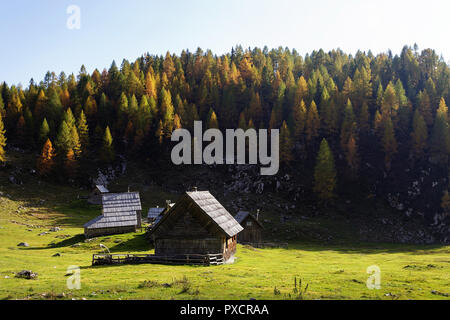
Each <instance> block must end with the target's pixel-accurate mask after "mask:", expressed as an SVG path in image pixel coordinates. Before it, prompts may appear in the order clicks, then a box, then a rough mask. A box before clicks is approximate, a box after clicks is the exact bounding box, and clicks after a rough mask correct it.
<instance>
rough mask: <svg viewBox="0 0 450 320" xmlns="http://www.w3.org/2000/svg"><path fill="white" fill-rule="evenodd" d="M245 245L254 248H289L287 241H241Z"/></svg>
mask: <svg viewBox="0 0 450 320" xmlns="http://www.w3.org/2000/svg"><path fill="white" fill-rule="evenodd" d="M240 244H241V245H243V246H250V247H253V248H259V249H264V248H283V249H287V248H288V244H287V243H286V242H242V243H240Z"/></svg>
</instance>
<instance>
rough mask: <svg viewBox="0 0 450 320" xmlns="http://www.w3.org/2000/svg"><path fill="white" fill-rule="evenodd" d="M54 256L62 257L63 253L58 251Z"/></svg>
mask: <svg viewBox="0 0 450 320" xmlns="http://www.w3.org/2000/svg"><path fill="white" fill-rule="evenodd" d="M52 257H61V253H59V252H57V253H55V254H54V255H53V256H52Z"/></svg>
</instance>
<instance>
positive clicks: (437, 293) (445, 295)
mask: <svg viewBox="0 0 450 320" xmlns="http://www.w3.org/2000/svg"><path fill="white" fill-rule="evenodd" d="M431 293H432V294H434V295H437V296H443V297H450V294H448V293H443V292H439V291H436V290H432V291H431Z"/></svg>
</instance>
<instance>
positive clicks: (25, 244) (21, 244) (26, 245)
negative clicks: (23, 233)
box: [17, 242, 30, 247]
mask: <svg viewBox="0 0 450 320" xmlns="http://www.w3.org/2000/svg"><path fill="white" fill-rule="evenodd" d="M17 246H18V247H29V246H30V245H29V244H28V243H26V242H21V243H19V244H18V245H17Z"/></svg>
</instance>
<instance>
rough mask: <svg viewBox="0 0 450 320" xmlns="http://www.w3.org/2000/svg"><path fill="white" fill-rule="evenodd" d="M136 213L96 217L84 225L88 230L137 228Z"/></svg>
mask: <svg viewBox="0 0 450 320" xmlns="http://www.w3.org/2000/svg"><path fill="white" fill-rule="evenodd" d="M137 224H138V221H137V215H136V211H130V212H122V213H121V215H117V216H98V217H97V218H95V219H93V220H91V221H89V222H88V223H86V224H85V225H84V227H85V228H88V229H99V228H116V227H129V226H137Z"/></svg>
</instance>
